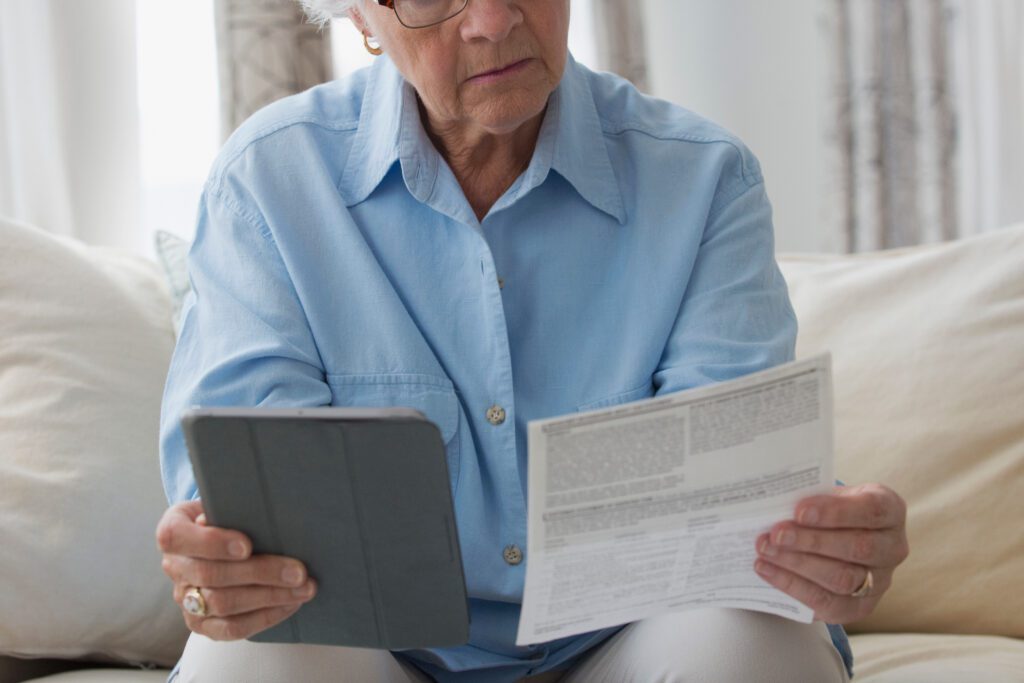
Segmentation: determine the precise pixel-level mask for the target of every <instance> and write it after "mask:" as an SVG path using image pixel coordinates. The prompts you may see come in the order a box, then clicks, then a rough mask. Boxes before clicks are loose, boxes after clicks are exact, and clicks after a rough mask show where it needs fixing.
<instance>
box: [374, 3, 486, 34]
mask: <svg viewBox="0 0 1024 683" xmlns="http://www.w3.org/2000/svg"><path fill="white" fill-rule="evenodd" d="M377 4H378V5H380V6H381V7H387V8H388V9H389V10H391V11H392V12H394V13H395V17H397V18H398V23H400V24H401V25H402V26H404V27H406V28H410V29H417V28H430V27H431V26H437V25H438V24H443V23H444V22H446V21H448V20H449V19H451V18H452V17H455V16H458V15H459V14H461V13H462V12H464V11H466V8H467V7H469V0H463V2H462V7H460V8H459V10H458V11H457V12H455V14H449V15H448V16H447V17H445V18H444V19H441V20H439V21H435V22H434V23H432V24H423V25H422V26H409V25H408V24H407V23H405V22H404V21H402V15H400V14H399V13H398V10H397V9H395V0H377Z"/></svg>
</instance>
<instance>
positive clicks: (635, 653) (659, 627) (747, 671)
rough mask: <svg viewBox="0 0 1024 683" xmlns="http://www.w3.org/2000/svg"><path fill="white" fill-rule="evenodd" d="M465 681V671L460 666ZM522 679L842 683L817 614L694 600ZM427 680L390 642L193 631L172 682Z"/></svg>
mask: <svg viewBox="0 0 1024 683" xmlns="http://www.w3.org/2000/svg"><path fill="white" fill-rule="evenodd" d="M465 680H466V681H472V680H473V677H472V672H467V673H466V678H465ZM519 680H520V681H529V683H555V682H556V681H558V682H559V683H605V682H606V683H647V682H650V683H655V682H657V683H670V682H671V681H686V682H688V683H689V682H691V681H729V682H733V681H735V682H737V683H739V682H741V681H764V682H765V683H774V682H775V681H779V682H780V683H781V682H786V683H789V682H791V681H814V682H816V683H819V682H820V683H830V682H833V681H834V682H835V683H847V682H848V681H849V678H848V677H847V675H846V669H845V667H844V666H843V661H842V658H841V657H840V656H839V653H838V652H837V651H836V649H835V647H833V645H832V640H831V638H830V637H829V634H828V630H827V629H826V628H825V624H824V623H822V622H820V621H819V622H814V623H813V624H799V623H797V622H794V621H790V620H788V619H783V618H781V617H776V616H773V615H770V614H762V613H760V612H751V611H748V610H735V609H696V610H688V611H685V612H672V613H669V614H663V615H660V616H657V617H652V618H650V619H644V620H642V621H637V622H633V623H631V624H628V625H627V626H626V627H625V628H623V629H622V630H621V631H619V632H618V633H616V634H615V635H613V636H612V637H611V638H609V639H608V640H606V641H604V642H602V643H601V644H599V645H597V646H596V647H594V648H592V649H590V650H587V651H586V652H584V653H583V654H582V655H580V656H579V657H578V658H577V659H576V660H574V663H573V665H572V667H571V668H570V669H569V670H568V671H549V672H546V673H541V674H536V675H534V676H530V677H528V678H522V679H519ZM214 681H215V682H217V683H235V682H238V683H242V682H244V683H278V682H282V683H283V682H288V683H305V682H307V681H308V682H309V683H321V682H337V683H369V682H378V681H379V682H380V683H430V681H431V679H430V678H429V677H428V676H427V675H426V674H424V673H423V672H421V671H419V670H418V669H415V668H413V667H412V666H410V665H407V664H404V663H402V662H400V661H399V660H397V659H396V658H395V657H394V656H392V654H391V653H390V652H388V651H387V650H373V649H367V648H347V647H326V646H322V645H284V644H277V643H252V642H249V641H247V640H236V641H215V640H210V639H209V638H207V637H205V636H201V635H198V634H196V633H193V634H192V635H191V637H189V639H188V644H187V645H186V646H185V652H184V654H183V655H182V659H181V668H180V671H179V674H178V676H177V677H176V678H175V679H174V680H173V683H205V682H214Z"/></svg>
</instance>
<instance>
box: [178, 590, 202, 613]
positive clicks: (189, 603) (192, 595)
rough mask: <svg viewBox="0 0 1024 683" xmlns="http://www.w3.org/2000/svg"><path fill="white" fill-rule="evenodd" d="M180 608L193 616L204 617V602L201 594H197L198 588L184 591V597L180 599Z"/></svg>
mask: <svg viewBox="0 0 1024 683" xmlns="http://www.w3.org/2000/svg"><path fill="white" fill-rule="evenodd" d="M181 606H182V607H184V608H185V611H186V612H188V613H189V614H191V615H193V616H197V617H205V616H206V600H205V599H203V594H202V593H200V592H199V588H198V587H193V588H189V589H188V590H187V591H185V597H184V598H182V599H181Z"/></svg>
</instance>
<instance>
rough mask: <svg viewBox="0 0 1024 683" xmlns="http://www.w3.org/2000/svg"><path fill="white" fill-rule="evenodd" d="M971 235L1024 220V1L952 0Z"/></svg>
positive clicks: (963, 198)
mask: <svg viewBox="0 0 1024 683" xmlns="http://www.w3.org/2000/svg"><path fill="white" fill-rule="evenodd" d="M948 5H949V7H950V27H951V32H952V42H953V57H954V63H955V65H956V69H955V71H956V88H955V91H956V98H955V102H956V109H957V114H958V121H959V126H958V139H959V140H960V143H961V154H960V163H959V167H958V173H957V180H958V183H959V192H958V194H959V198H960V201H959V207H958V208H959V221H960V227H961V231H962V232H963V233H964V234H974V233H979V232H983V231H986V230H992V229H993V228H998V227H1001V226H1005V225H1009V224H1011V223H1015V222H1020V221H1024V2H1021V0H952V1H950V2H948Z"/></svg>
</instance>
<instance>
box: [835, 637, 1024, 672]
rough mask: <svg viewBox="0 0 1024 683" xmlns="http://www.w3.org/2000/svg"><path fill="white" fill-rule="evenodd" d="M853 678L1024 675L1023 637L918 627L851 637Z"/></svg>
mask: <svg viewBox="0 0 1024 683" xmlns="http://www.w3.org/2000/svg"><path fill="white" fill-rule="evenodd" d="M850 647H852V648H853V663H854V664H853V665H854V671H853V673H854V676H855V678H854V679H853V680H854V683H973V682H974V681H984V682H985V683H1003V682H1004V681H1005V682H1019V681H1024V640H1018V639H1016V638H1005V637H1003V636H950V635H938V634H928V635H922V634H920V633H885V634H882V633H879V634H864V635H859V636H853V637H852V638H850Z"/></svg>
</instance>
